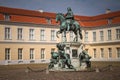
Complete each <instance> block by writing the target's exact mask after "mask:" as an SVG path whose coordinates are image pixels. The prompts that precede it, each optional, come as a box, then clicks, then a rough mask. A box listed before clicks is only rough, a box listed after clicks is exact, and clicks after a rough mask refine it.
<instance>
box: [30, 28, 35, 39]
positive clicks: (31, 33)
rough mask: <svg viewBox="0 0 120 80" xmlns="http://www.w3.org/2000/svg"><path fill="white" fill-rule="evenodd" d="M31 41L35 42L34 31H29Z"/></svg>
mask: <svg viewBox="0 0 120 80" xmlns="http://www.w3.org/2000/svg"><path fill="white" fill-rule="evenodd" d="M29 39H30V40H34V29H30V30H29Z"/></svg>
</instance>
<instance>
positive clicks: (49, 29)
mask: <svg viewBox="0 0 120 80" xmlns="http://www.w3.org/2000/svg"><path fill="white" fill-rule="evenodd" d="M55 18H56V13H50V12H44V11H41V10H38V11H37V10H36V11H33V10H25V9H17V8H8V7H3V6H0V65H9V64H30V63H49V61H50V58H51V51H57V48H56V44H57V43H59V42H61V37H62V36H61V37H60V38H57V37H56V32H57V31H58V30H59V23H56V21H55ZM75 19H76V20H77V21H78V22H79V24H80V25H81V27H82V34H83V40H82V43H83V44H84V48H85V49H86V50H87V51H88V53H89V55H90V56H91V57H92V59H91V61H120V11H116V12H110V11H108V12H107V13H105V14H101V15H96V16H81V15H75ZM73 36H74V34H73V33H72V32H70V33H67V37H68V41H73Z"/></svg>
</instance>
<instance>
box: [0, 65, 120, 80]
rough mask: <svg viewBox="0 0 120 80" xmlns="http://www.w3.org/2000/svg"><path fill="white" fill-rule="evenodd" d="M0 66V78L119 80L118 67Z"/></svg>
mask: <svg viewBox="0 0 120 80" xmlns="http://www.w3.org/2000/svg"><path fill="white" fill-rule="evenodd" d="M32 69H34V71H29V70H28V69H27V68H18V69H17V68H16V69H14V68H9V69H8V68H4V67H3V68H0V80H120V67H113V68H112V70H104V71H100V72H96V71H89V72H88V71H77V72H75V71H69V72H67V71H66V72H65V71H64V72H62V71H56V72H48V71H46V70H43V71H42V68H32Z"/></svg>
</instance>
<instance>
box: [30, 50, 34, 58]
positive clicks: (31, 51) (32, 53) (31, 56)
mask: <svg viewBox="0 0 120 80" xmlns="http://www.w3.org/2000/svg"><path fill="white" fill-rule="evenodd" d="M30 59H34V49H33V48H31V49H30Z"/></svg>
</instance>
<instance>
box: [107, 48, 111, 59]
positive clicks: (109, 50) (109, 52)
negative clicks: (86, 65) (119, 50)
mask: <svg viewBox="0 0 120 80" xmlns="http://www.w3.org/2000/svg"><path fill="white" fill-rule="evenodd" d="M108 57H109V58H112V48H108Z"/></svg>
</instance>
